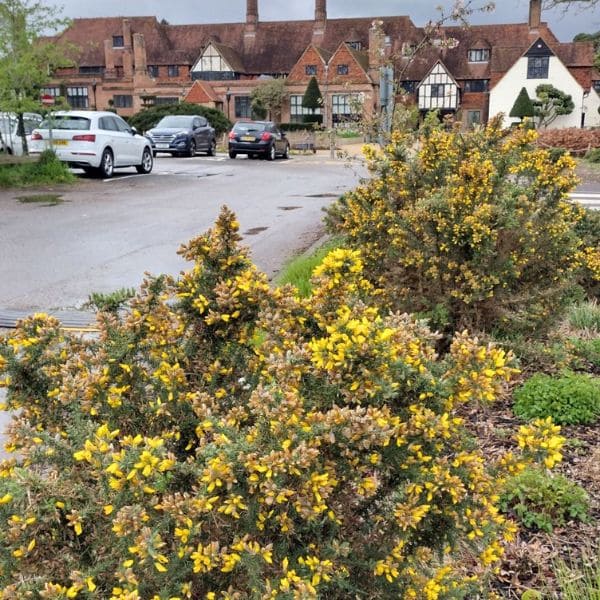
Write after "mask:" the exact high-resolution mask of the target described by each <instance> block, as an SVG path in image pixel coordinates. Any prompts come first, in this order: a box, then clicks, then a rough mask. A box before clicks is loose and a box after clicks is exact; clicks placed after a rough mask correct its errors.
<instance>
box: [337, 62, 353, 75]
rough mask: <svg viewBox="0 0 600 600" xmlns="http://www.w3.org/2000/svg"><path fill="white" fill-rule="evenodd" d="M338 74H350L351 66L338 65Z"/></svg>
mask: <svg viewBox="0 0 600 600" xmlns="http://www.w3.org/2000/svg"><path fill="white" fill-rule="evenodd" d="M337 74H338V75H349V74H350V66H349V65H347V64H342V65H338V66H337Z"/></svg>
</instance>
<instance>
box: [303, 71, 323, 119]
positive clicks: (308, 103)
mask: <svg viewBox="0 0 600 600" xmlns="http://www.w3.org/2000/svg"><path fill="white" fill-rule="evenodd" d="M321 106H323V96H322V95H321V90H320V89H319V83H318V82H317V78H316V77H311V78H310V81H309V82H308V85H307V86H306V91H305V92H304V96H303V97H302V107H303V108H308V109H310V110H312V112H313V115H314V114H315V110H316V109H317V108H321Z"/></svg>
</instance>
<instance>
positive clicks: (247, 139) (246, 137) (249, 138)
mask: <svg viewBox="0 0 600 600" xmlns="http://www.w3.org/2000/svg"><path fill="white" fill-rule="evenodd" d="M241 139H242V142H253V141H254V137H252V136H251V135H243V136H242V138H241Z"/></svg>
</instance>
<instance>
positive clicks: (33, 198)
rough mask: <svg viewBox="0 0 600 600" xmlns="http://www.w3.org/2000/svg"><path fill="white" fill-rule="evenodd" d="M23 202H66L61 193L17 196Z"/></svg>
mask: <svg viewBox="0 0 600 600" xmlns="http://www.w3.org/2000/svg"><path fill="white" fill-rule="evenodd" d="M16 199H17V200H18V201H19V202H20V203H21V204H41V205H42V206H56V205H57V204H62V203H63V202H64V200H63V197H62V196H61V195H60V194H32V195H30V196H17V198H16Z"/></svg>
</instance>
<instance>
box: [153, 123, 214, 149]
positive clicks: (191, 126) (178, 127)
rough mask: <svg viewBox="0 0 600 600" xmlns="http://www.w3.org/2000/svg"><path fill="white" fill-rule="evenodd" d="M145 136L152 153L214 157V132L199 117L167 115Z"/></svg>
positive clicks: (208, 124)
mask: <svg viewBox="0 0 600 600" xmlns="http://www.w3.org/2000/svg"><path fill="white" fill-rule="evenodd" d="M146 135H147V136H148V137H149V138H150V139H151V140H152V149H153V151H154V152H166V153H168V154H171V155H173V156H195V155H196V152H206V154H208V156H214V154H215V151H216V148H217V140H216V137H215V130H214V129H213V127H211V125H210V123H209V122H208V121H207V120H206V118H205V117H201V116H199V115H167V116H166V117H163V118H162V119H161V120H160V121H159V122H158V124H157V125H156V127H153V128H152V129H150V130H149V131H147V132H146Z"/></svg>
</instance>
